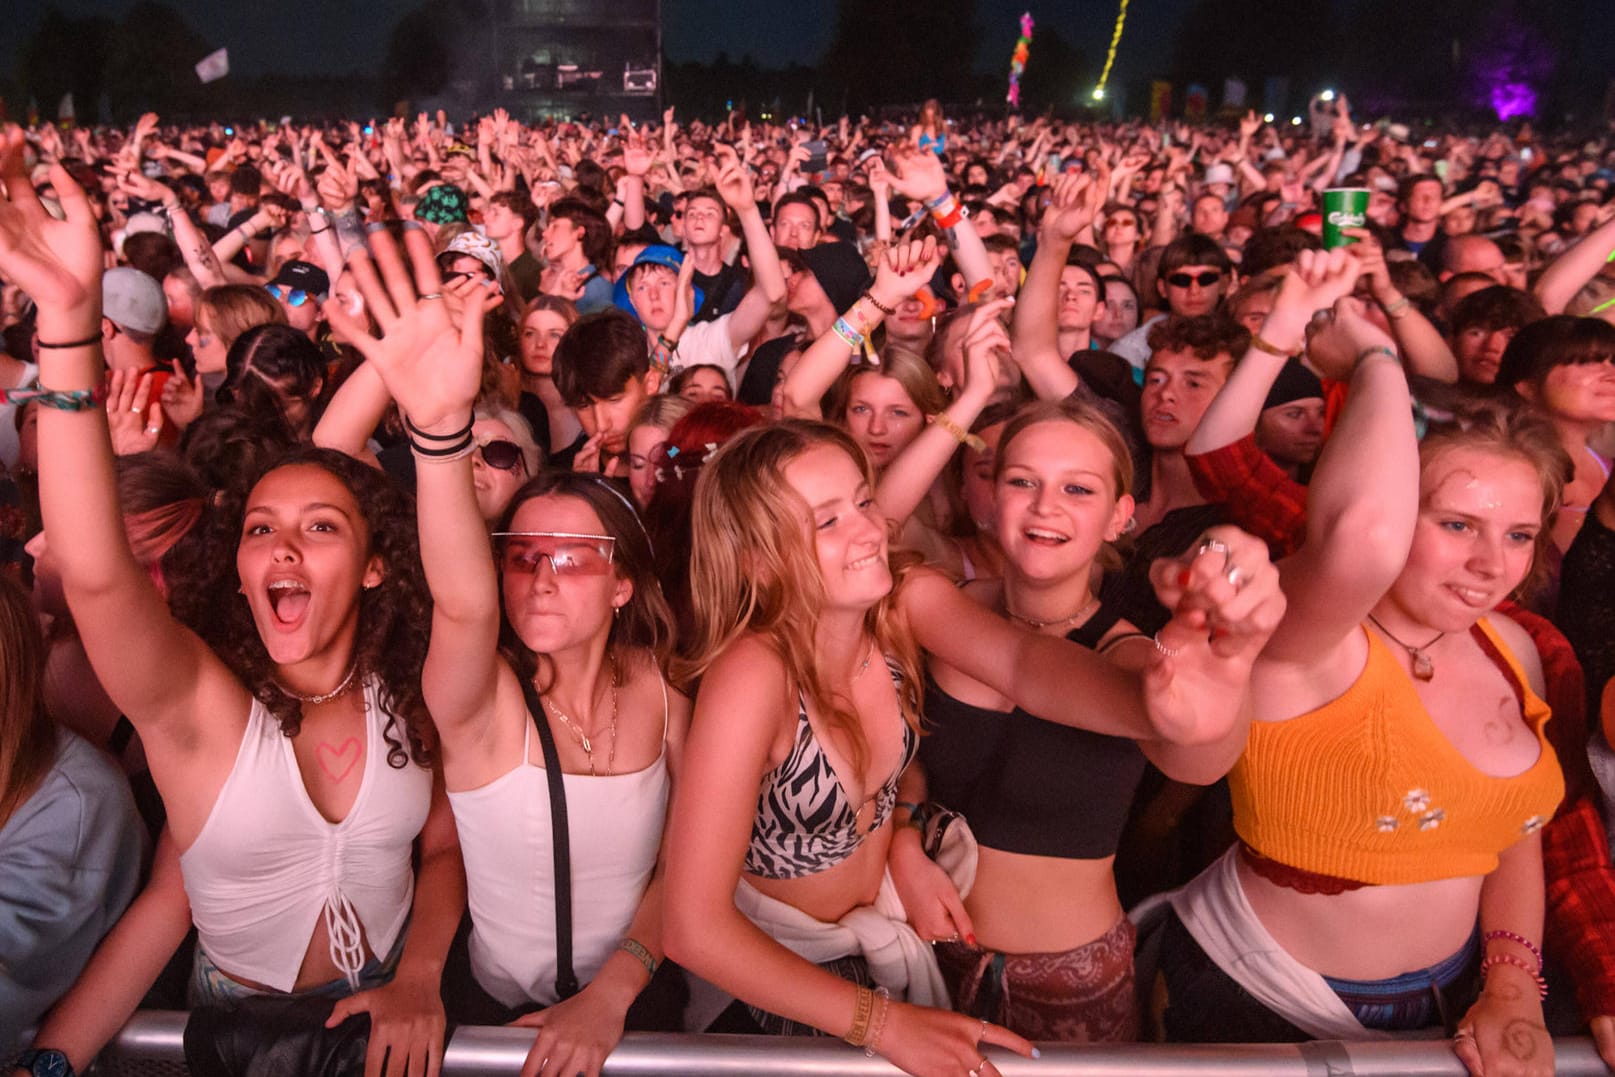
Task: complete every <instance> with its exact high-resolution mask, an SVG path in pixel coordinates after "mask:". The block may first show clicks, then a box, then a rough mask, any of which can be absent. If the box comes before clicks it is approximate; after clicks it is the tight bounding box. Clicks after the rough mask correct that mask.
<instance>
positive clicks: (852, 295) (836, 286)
mask: <svg viewBox="0 0 1615 1077" xmlns="http://www.w3.org/2000/svg"><path fill="white" fill-rule="evenodd" d="M798 257H800V258H801V259H802V264H803V265H805V266H807V269H808V272H809V273H812V274H813V279H814V280H816V281H818V282H819V287H820V288H821V289H823V291H824V294H825V296H826V297H827V298H828V299H829V300H830V305H831V306H833V307H835V308H836V313H838V314H839V313H840V312H842V311H844V310H846V309H847V308H848V307H850V306H852V305H853V304H854V303H856V302H858V297H859V296H860V295H862V294H863V293H864V289H865V288H868V287H869V267H868V266H867V265H865V264H864V260H863V257H862V256H861V255H860V254H859V253H858V248H856V247H854V246H853V245H852V244H850V243H820V244H819V245H818V246H817V247H809V248H807V249H806V250H804V251H800V252H799V253H798Z"/></svg>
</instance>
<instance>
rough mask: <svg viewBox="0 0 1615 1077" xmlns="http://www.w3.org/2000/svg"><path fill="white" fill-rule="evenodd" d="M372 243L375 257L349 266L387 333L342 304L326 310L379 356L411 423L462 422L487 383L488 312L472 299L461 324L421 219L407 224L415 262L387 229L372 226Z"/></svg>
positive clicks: (426, 427)
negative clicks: (452, 310)
mask: <svg viewBox="0 0 1615 1077" xmlns="http://www.w3.org/2000/svg"><path fill="white" fill-rule="evenodd" d="M368 245H369V249H370V257H368V258H367V257H364V256H363V254H359V255H356V256H355V257H354V258H353V259H352V260H351V261H350V262H349V268H350V269H351V270H352V272H353V275H354V278H355V279H356V280H357V282H358V285H359V290H360V292H361V293H362V294H363V295H364V298H365V305H366V306H367V307H368V308H369V310H370V313H371V314H372V315H374V317H375V319H376V321H377V323H378V324H379V325H380V326H381V336H380V337H376V336H374V335H372V334H371V332H370V330H369V327H368V326H367V325H366V324H365V323H364V321H363V320H362V318H360V317H358V316H355V315H352V314H349V313H348V312H347V311H345V310H342V309H341V307H340V304H327V305H326V308H325V309H326V315H327V317H328V318H329V319H330V321H331V324H332V326H333V327H334V328H336V329H338V330H339V331H340V332H341V333H342V335H343V336H344V338H345V339H347V340H348V341H350V342H351V343H352V344H353V346H354V347H356V348H358V349H359V351H360V353H361V354H363V355H364V357H365V358H366V359H368V360H370V362H371V363H372V364H374V366H375V368H376V372H377V373H379V374H380V375H381V379H382V381H383V382H385V383H386V385H387V391H388V392H389V393H391V394H392V397H393V399H394V400H396V401H397V402H398V406H399V407H400V408H402V409H403V411H404V414H405V416H407V417H408V419H409V421H410V422H411V423H413V424H414V425H415V426H416V427H417V428H418V429H420V430H423V431H426V432H427V433H441V432H443V431H444V430H448V431H449V432H453V431H455V430H458V429H460V427H461V426H463V425H464V423H465V419H466V417H467V416H468V415H469V414H470V412H471V408H472V406H473V405H474V404H475V403H476V399H477V394H478V392H479V390H480V389H481V387H482V316H481V313H480V311H479V310H478V309H477V308H476V307H475V306H474V305H470V304H466V305H465V306H464V307H463V317H462V318H461V320H460V324H458V325H456V324H455V323H454V321H453V320H452V319H451V317H450V313H449V308H448V304H447V303H446V302H445V300H444V291H445V288H444V285H443V278H442V276H441V275H440V274H439V273H438V269H437V263H436V262H435V261H434V260H433V258H432V246H431V243H430V242H429V241H428V240H427V238H426V233H425V231H423V230H422V229H420V228H419V227H414V228H410V227H406V228H405V230H404V246H405V247H406V249H407V250H408V252H409V261H410V265H409V266H408V267H406V266H405V264H404V261H403V259H402V258H400V257H399V253H398V247H397V245H396V244H395V243H394V242H393V239H392V237H391V236H390V235H388V234H387V233H386V232H385V231H383V230H378V231H376V232H373V233H372V234H371V235H370V237H369V244H368ZM372 259H373V260H372ZM377 270H379V271H380V276H379V277H378V275H377ZM411 271H413V279H411Z"/></svg>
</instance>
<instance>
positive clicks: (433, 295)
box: [421, 292, 443, 303]
mask: <svg viewBox="0 0 1615 1077" xmlns="http://www.w3.org/2000/svg"><path fill="white" fill-rule="evenodd" d="M442 298H443V293H442V292H427V293H426V294H425V295H423V296H421V302H422V303H424V302H426V301H427V300H428V299H442Z"/></svg>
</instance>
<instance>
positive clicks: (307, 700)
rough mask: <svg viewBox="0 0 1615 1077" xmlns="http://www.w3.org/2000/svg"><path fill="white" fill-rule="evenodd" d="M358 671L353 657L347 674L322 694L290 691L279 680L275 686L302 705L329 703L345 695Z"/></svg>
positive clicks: (357, 662) (357, 664) (357, 661)
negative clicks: (310, 694) (314, 694)
mask: <svg viewBox="0 0 1615 1077" xmlns="http://www.w3.org/2000/svg"><path fill="white" fill-rule="evenodd" d="M358 672H359V660H358V659H357V658H355V659H354V660H353V665H351V666H349V667H348V675H347V676H346V677H343V678H342V683H341V684H339V685H337V686H336V687H335V688H333V689H331V690H330V691H329V692H326V693H325V694H324V695H318V696H305V695H303V694H302V693H300V692H294V691H292V690H291V689H290V688H287V687H286V686H285V685H284V684H281V683H280V682H279V681H276V682H275V687H276V688H279V689H280V690H281V691H282V692H285V693H286V694H287V695H289V696H291V697H292V698H293V699H295V700H297V702H299V703H302V704H304V705H309V704H313V705H315V706H318V705H319V704H321V703H329V702H331V700H333V699H336V698H337V697H339V696H342V695H346V694H347V691H348V689H349V688H351V687H353V675H354V674H355V673H358Z"/></svg>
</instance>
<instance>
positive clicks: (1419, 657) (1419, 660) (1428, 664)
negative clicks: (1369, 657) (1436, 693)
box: [1368, 613, 1447, 681]
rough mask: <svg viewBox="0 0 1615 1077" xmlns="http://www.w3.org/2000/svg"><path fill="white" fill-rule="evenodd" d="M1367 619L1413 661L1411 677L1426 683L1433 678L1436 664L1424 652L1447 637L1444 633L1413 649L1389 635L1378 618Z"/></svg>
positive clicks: (1411, 646)
mask: <svg viewBox="0 0 1615 1077" xmlns="http://www.w3.org/2000/svg"><path fill="white" fill-rule="evenodd" d="M1368 619H1369V620H1370V621H1373V622H1374V627H1375V628H1377V629H1379V630H1380V633H1381V634H1382V635H1383V636H1384V637H1385V638H1386V639H1388V640H1390V641H1391V642H1392V643H1394V644H1396V645H1397V646H1398V647H1400V648H1402V649H1403V650H1404V651H1406V652H1407V653H1408V656H1409V657H1410V658H1412V659H1413V675H1414V676H1415V677H1417V678H1419V680H1421V681H1428V680H1431V679H1432V678H1434V677H1435V675H1436V664H1435V663H1434V662H1433V661H1431V660H1430V656H1429V655H1428V654H1426V653H1425V652H1426V651H1428V650H1429V649H1430V648H1431V647H1434V646H1435V645H1436V644H1438V643H1440V642H1441V641H1442V640H1443V639H1445V638H1446V635H1447V634H1446V633H1445V632H1439V633H1437V634H1436V638H1435V639H1433V640H1431V641H1430V642H1429V643H1426V644H1425V645H1424V646H1422V647H1415V646H1413V645H1412V644H1411V643H1404V642H1403V641H1402V640H1399V639H1397V638H1396V637H1395V636H1393V635H1391V632H1390V630H1389V629H1388V628H1386V627H1385V626H1384V625H1382V624H1380V623H1379V618H1378V617H1375V616H1374V615H1373V614H1372V613H1371V614H1369V615H1368Z"/></svg>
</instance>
